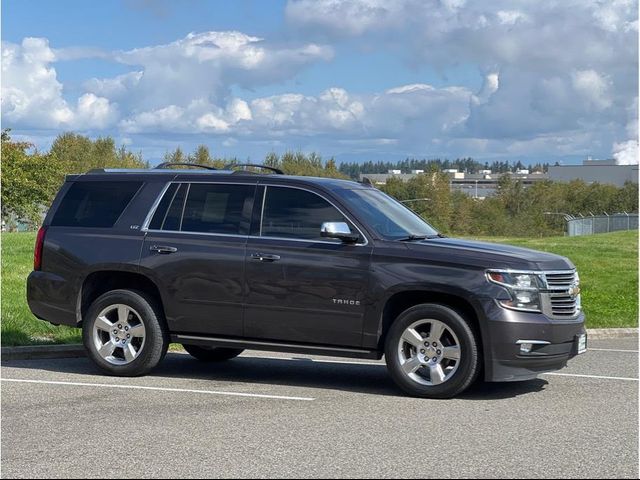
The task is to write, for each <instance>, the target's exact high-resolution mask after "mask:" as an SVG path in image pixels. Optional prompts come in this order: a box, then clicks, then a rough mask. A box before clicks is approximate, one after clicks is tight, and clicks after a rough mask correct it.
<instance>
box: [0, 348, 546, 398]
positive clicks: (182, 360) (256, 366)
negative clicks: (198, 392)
mask: <svg viewBox="0 0 640 480" xmlns="http://www.w3.org/2000/svg"><path fill="white" fill-rule="evenodd" d="M2 366H3V367H11V368H24V369H30V370H43V371H48V372H57V373H64V374H71V375H96V374H99V371H98V369H97V367H95V366H94V365H93V364H92V363H91V362H90V361H89V360H88V359H87V358H75V359H57V360H6V361H5V360H3V361H2ZM148 377H151V378H153V377H157V378H164V379H166V378H174V379H181V380H189V379H193V380H209V381H218V382H230V383H236V384H238V383H240V384H251V385H278V386H287V387H298V388H313V389H319V390H340V391H345V392H351V393H360V394H368V395H384V396H393V397H405V395H404V393H403V392H402V391H400V390H399V389H398V387H396V386H395V384H394V383H393V381H392V380H391V378H390V377H389V375H388V373H387V370H386V367H385V365H384V364H382V363H381V364H370V363H363V364H358V363H355V362H354V363H339V362H333V361H331V360H323V361H320V362H319V361H314V360H312V359H310V358H293V359H288V358H274V357H269V358H262V357H256V356H250V357H249V356H247V357H245V356H240V357H237V358H235V359H233V360H230V361H227V362H222V363H205V362H200V361H197V360H195V359H193V358H191V357H190V356H189V355H185V354H180V353H169V354H168V355H167V357H166V358H165V360H164V361H163V362H162V363H161V364H160V365H159V366H158V367H157V368H156V369H155V370H154V371H153V372H152V373H151V374H150V375H149V376H148ZM547 383H548V382H546V381H545V380H541V379H538V380H531V381H527V382H515V383H483V382H477V383H476V384H474V385H473V386H472V387H471V388H469V389H468V390H467V391H466V392H464V393H463V394H462V395H459V396H458V397H457V399H458V400H485V401H486V400H501V399H505V398H513V397H517V396H520V395H526V394H529V393H535V392H539V391H541V390H543V389H544V387H545V386H546V385H547Z"/></svg>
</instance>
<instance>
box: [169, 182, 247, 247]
mask: <svg viewBox="0 0 640 480" xmlns="http://www.w3.org/2000/svg"><path fill="white" fill-rule="evenodd" d="M254 191H255V186H252V185H231V184H227V185H224V184H220V185H214V184H206V183H193V184H191V187H190V188H189V193H188V196H187V203H186V205H185V208H184V216H183V218H182V229H181V230H182V231H186V232H204V233H225V234H228V235H248V234H249V226H250V224H251V210H252V209H253V193H254Z"/></svg>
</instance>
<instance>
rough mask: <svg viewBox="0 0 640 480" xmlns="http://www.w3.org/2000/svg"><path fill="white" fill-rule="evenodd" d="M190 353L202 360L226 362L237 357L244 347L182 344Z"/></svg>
mask: <svg viewBox="0 0 640 480" xmlns="http://www.w3.org/2000/svg"><path fill="white" fill-rule="evenodd" d="M182 346H183V347H184V349H185V350H186V351H187V353H188V354H189V355H191V356H192V357H194V358H197V359H198V360H200V361H201V362H225V361H227V360H231V359H232V358H236V357H237V356H238V355H240V354H241V353H242V352H244V349H242V348H217V347H202V346H199V345H184V344H183V345H182Z"/></svg>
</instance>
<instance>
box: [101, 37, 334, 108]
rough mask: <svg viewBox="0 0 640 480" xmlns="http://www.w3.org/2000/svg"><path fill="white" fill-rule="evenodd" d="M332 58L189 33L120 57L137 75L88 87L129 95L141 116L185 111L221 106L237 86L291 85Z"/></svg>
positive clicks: (304, 48) (307, 47)
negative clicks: (172, 108)
mask: <svg viewBox="0 0 640 480" xmlns="http://www.w3.org/2000/svg"><path fill="white" fill-rule="evenodd" d="M332 56H333V50H332V49H331V48H330V47H327V46H324V45H318V44H315V43H308V44H304V45H301V46H287V45H284V46H283V45H273V44H270V43H269V42H266V41H264V40H263V39H261V38H258V37H254V36H250V35H246V34H244V33H241V32H233V31H232V32H205V33H190V34H189V35H187V36H186V37H185V38H182V39H180V40H176V41H175V42H172V43H169V44H164V45H156V46H151V47H145V48H137V49H133V50H129V51H124V52H117V53H115V54H114V58H115V59H116V61H118V62H120V63H123V64H126V65H131V66H132V67H135V68H136V71H135V72H133V73H130V74H128V75H122V76H120V77H117V78H115V79H109V80H102V81H101V80H93V81H92V82H91V83H90V85H89V86H90V87H91V88H92V91H94V92H96V93H97V92H101V93H104V94H105V95H108V92H109V91H112V92H113V93H114V94H115V93H117V92H121V91H122V90H123V89H124V92H126V93H127V97H126V101H127V104H128V105H129V107H130V108H131V109H133V110H137V111H148V110H154V109H158V108H162V107H166V106H167V103H170V104H173V105H179V106H182V107H186V106H187V105H188V104H189V103H191V102H192V101H194V100H205V101H210V102H212V103H214V104H219V103H220V102H222V101H225V100H227V99H228V98H229V95H230V89H231V87H232V86H234V85H237V86H240V87H244V88H256V87H258V86H262V85H269V84H272V83H275V82H280V81H283V80H287V79H289V78H291V77H293V76H294V75H295V74H297V73H298V72H299V71H300V70H301V69H303V68H305V67H306V66H308V65H310V64H312V63H315V62H318V61H326V60H329V59H331V58H332Z"/></svg>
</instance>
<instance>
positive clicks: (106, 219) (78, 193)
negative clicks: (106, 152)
mask: <svg viewBox="0 0 640 480" xmlns="http://www.w3.org/2000/svg"><path fill="white" fill-rule="evenodd" d="M141 186H142V182H75V183H73V185H71V187H70V188H69V190H67V193H66V194H65V196H64V198H63V199H62V202H61V203H60V206H59V207H58V210H57V211H56V213H55V214H54V216H53V219H52V221H51V225H52V226H56V227H95V228H110V227H113V225H114V224H115V223H116V221H117V220H118V218H119V217H120V215H122V212H123V211H124V209H125V208H127V205H129V202H131V199H132V198H133V196H134V195H135V194H136V192H137V191H138V190H139V189H140V187H141Z"/></svg>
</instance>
